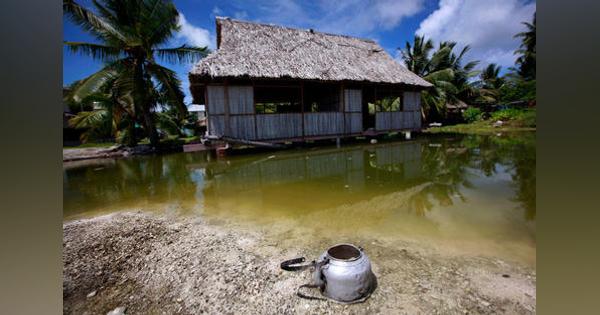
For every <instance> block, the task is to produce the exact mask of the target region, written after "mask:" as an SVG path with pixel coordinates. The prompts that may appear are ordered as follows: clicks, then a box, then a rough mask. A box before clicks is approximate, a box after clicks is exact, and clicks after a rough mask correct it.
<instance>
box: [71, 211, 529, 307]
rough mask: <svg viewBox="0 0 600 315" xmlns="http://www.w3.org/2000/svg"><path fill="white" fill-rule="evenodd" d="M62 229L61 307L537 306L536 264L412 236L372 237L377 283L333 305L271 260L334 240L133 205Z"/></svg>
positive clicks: (313, 251) (305, 276) (303, 277)
mask: <svg viewBox="0 0 600 315" xmlns="http://www.w3.org/2000/svg"><path fill="white" fill-rule="evenodd" d="M63 232H64V238H63V263H64V267H63V272H64V279H63V302H64V313H66V314H86V313H87V314H106V313H107V312H109V311H111V310H114V309H116V308H118V307H122V308H121V310H122V309H123V308H124V309H125V313H126V314H153V313H167V314H172V313H173V314H198V313H210V314H242V313H244V314H298V313H300V314H321V313H323V314H340V313H352V314H376V313H380V314H391V313H394V314H497V313H506V314H531V313H535V302H536V297H535V292H536V288H535V286H536V275H535V271H534V270H530V269H528V268H525V267H520V266H517V265H513V264H509V263H506V262H502V261H499V260H494V259H488V258H481V257H442V256H440V255H438V254H437V253H435V252H433V251H428V250H426V249H423V248H422V247H421V246H416V245H415V244H412V245H411V244H409V243H406V244H400V246H398V245H399V244H397V243H395V244H393V246H392V244H386V243H383V242H380V241H378V240H372V241H370V242H369V245H368V246H365V249H366V251H367V254H368V255H369V257H370V258H371V261H372V263H373V270H374V272H375V274H376V275H377V277H378V283H379V287H378V288H377V290H376V291H375V292H374V294H373V295H372V297H371V298H370V299H369V300H367V301H366V302H365V303H362V304H355V305H339V304H336V303H333V302H329V301H327V302H323V301H309V300H303V299H300V298H298V297H296V296H295V290H296V288H297V287H298V286H299V285H301V284H303V283H306V282H308V281H309V280H310V273H309V272H303V273H291V272H285V271H282V270H280V269H279V263H280V262H281V261H282V260H284V259H288V258H293V257H298V256H302V255H303V254H305V255H308V257H309V258H314V257H316V256H317V255H318V254H320V251H321V250H323V249H324V248H325V247H326V246H327V244H326V243H328V245H331V244H333V243H336V242H335V241H333V240H321V241H320V243H318V244H317V243H315V244H312V245H299V246H298V247H292V248H281V247H280V246H281V245H280V244H281V243H280V242H277V241H274V240H273V238H272V237H267V236H266V235H265V234H264V233H263V232H259V231H247V230H241V229H235V228H232V227H227V226H221V225H210V224H206V223H204V222H201V221H199V220H197V219H189V218H188V219H171V218H166V217H157V216H153V215H149V214H143V213H139V212H129V213H120V214H113V215H108V216H103V217H98V218H94V219H87V220H78V221H73V222H68V223H65V224H64V225H63ZM329 243H330V244H329Z"/></svg>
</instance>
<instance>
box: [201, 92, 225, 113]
mask: <svg viewBox="0 0 600 315" xmlns="http://www.w3.org/2000/svg"><path fill="white" fill-rule="evenodd" d="M206 94H207V96H208V97H207V99H206V103H207V104H206V105H207V107H208V112H209V113H210V114H211V115H221V114H224V113H225V87H224V86H222V85H209V86H207V87H206Z"/></svg>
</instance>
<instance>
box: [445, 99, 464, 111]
mask: <svg viewBox="0 0 600 315" xmlns="http://www.w3.org/2000/svg"><path fill="white" fill-rule="evenodd" d="M467 107H469V105H468V104H467V103H465V102H463V101H461V100H457V101H456V102H448V103H446V108H448V109H465V108H467Z"/></svg>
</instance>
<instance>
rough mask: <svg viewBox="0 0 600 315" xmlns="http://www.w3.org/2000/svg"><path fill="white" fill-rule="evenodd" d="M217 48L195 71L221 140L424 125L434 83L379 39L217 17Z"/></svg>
mask: <svg viewBox="0 0 600 315" xmlns="http://www.w3.org/2000/svg"><path fill="white" fill-rule="evenodd" d="M216 25H217V50H216V51H214V52H212V53H211V54H209V55H208V56H207V57H205V58H204V59H202V60H201V61H200V62H198V63H197V64H196V65H195V66H194V67H193V69H192V70H191V72H190V74H189V78H190V83H191V84H190V89H191V92H192V96H193V97H194V103H197V104H206V111H207V116H208V131H209V133H210V134H211V135H214V136H225V137H228V138H237V139H240V138H241V139H246V140H262V141H303V140H308V139H321V138H338V137H347V136H358V135H372V134H377V133H384V132H390V131H411V130H419V129H420V128H421V115H420V106H421V105H420V91H421V90H423V89H425V88H428V87H431V86H432V85H431V84H430V83H429V82H427V81H425V80H423V79H422V78H420V77H419V76H417V75H416V74H414V73H412V72H410V71H409V70H407V69H406V68H404V67H403V66H401V65H400V64H399V63H398V62H396V61H395V60H394V59H393V58H392V57H391V56H390V55H389V54H388V53H386V52H385V51H384V50H383V48H381V46H379V45H378V44H377V43H375V42H374V41H372V40H368V39H361V38H355V37H349V36H343V35H333V34H327V33H321V32H316V31H314V30H305V29H304V30H303V29H294V28H288V27H283V26H277V25H268V24H260V23H252V22H246V21H239V20H232V19H229V18H217V20H216Z"/></svg>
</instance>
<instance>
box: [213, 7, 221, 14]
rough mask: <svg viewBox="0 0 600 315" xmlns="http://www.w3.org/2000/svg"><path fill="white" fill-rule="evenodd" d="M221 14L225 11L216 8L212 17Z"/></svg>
mask: <svg viewBox="0 0 600 315" xmlns="http://www.w3.org/2000/svg"><path fill="white" fill-rule="evenodd" d="M221 14H223V10H221V8H219V7H214V8H213V9H212V15H213V16H220V15H221Z"/></svg>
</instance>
